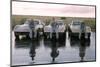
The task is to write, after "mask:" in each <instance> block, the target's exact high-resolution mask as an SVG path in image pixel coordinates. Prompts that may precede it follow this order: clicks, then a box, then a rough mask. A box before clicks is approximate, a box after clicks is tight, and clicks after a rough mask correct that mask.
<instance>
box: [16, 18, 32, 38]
mask: <svg viewBox="0 0 100 67" xmlns="http://www.w3.org/2000/svg"><path fill="white" fill-rule="evenodd" d="M33 28H34V24H33V21H32V19H27V20H26V21H25V23H24V24H22V25H16V26H15V27H14V34H15V37H16V39H19V35H26V37H27V38H32V29H33Z"/></svg>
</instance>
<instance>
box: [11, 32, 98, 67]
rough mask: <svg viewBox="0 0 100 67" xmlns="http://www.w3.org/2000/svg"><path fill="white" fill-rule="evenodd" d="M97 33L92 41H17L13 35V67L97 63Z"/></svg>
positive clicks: (68, 39) (41, 39) (40, 39)
mask: <svg viewBox="0 0 100 67" xmlns="http://www.w3.org/2000/svg"><path fill="white" fill-rule="evenodd" d="M95 58H96V57H95V32H92V34H91V38H90V39H85V40H79V39H75V38H74V39H70V38H68V36H67V33H66V41H63V42H62V41H61V42H60V41H58V42H56V41H54V40H45V39H44V38H43V37H40V38H39V39H37V40H23V39H22V40H20V41H15V37H14V34H12V66H15V65H34V64H51V63H65V62H66V63H67V62H83V61H95V60H96V59H95Z"/></svg>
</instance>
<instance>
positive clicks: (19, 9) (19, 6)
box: [12, 1, 95, 18]
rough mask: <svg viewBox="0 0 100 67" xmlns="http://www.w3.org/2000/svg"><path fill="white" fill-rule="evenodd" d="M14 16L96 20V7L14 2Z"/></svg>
mask: <svg viewBox="0 0 100 67" xmlns="http://www.w3.org/2000/svg"><path fill="white" fill-rule="evenodd" d="M12 14H13V15H40V16H65V17H91V18H94V17H95V7H94V6H79V5H64V4H47V3H33V2H15V1H13V2H12Z"/></svg>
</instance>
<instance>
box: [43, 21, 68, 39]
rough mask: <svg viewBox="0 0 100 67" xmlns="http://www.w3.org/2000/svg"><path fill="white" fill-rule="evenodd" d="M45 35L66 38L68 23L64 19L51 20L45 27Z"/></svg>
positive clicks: (51, 37) (52, 37)
mask: <svg viewBox="0 0 100 67" xmlns="http://www.w3.org/2000/svg"><path fill="white" fill-rule="evenodd" d="M44 37H45V38H50V39H54V38H56V39H64V38H65V37H66V25H65V24H64V22H63V21H62V20H57V21H54V22H51V23H50V24H49V25H47V26H45V27H44Z"/></svg>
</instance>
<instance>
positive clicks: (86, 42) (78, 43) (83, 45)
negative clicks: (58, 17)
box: [70, 38, 90, 62]
mask: <svg viewBox="0 0 100 67" xmlns="http://www.w3.org/2000/svg"><path fill="white" fill-rule="evenodd" d="M70 45H71V47H73V48H75V47H78V48H79V57H80V62H83V61H84V57H85V52H86V49H87V47H90V38H89V39H85V38H82V39H80V40H79V39H75V38H71V39H70Z"/></svg>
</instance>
